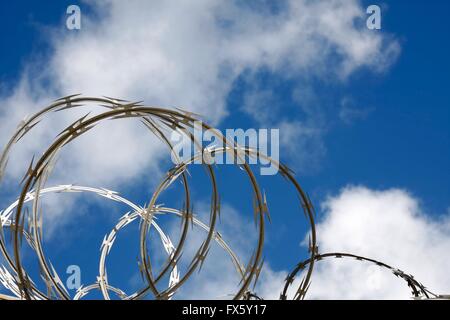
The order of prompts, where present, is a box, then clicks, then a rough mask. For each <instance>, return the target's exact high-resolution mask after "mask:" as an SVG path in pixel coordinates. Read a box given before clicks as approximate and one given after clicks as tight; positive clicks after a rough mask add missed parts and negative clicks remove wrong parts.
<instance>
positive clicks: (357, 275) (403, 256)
mask: <svg viewBox="0 0 450 320" xmlns="http://www.w3.org/2000/svg"><path fill="white" fill-rule="evenodd" d="M323 210H324V211H325V217H324V219H323V220H322V221H321V222H320V223H319V224H318V226H317V234H318V239H319V251H320V252H322V253H325V252H349V253H355V254H358V255H362V256H365V257H369V258H373V259H377V260H379V261H382V262H384V263H387V264H389V265H391V266H393V267H396V268H399V269H401V270H403V271H405V272H407V273H409V274H412V275H414V276H415V278H416V279H417V280H419V281H420V282H422V283H423V284H424V285H426V286H427V287H428V288H429V289H431V291H433V292H435V293H438V294H446V293H448V292H449V291H450V276H449V275H448V266H449V265H450V258H449V255H448V252H449V250H450V216H449V215H448V214H447V215H444V216H442V217H439V218H435V219H432V218H430V217H429V216H426V214H425V213H424V212H423V210H422V209H421V207H420V204H419V201H418V200H417V199H415V198H414V197H413V196H411V195H410V194H409V193H407V192H405V191H403V190H399V189H391V190H386V191H374V190H370V189H368V188H365V187H348V188H345V189H344V190H342V192H341V193H340V194H339V195H337V196H335V197H331V198H329V199H328V200H327V201H326V202H325V203H324V204H323ZM410 296H411V294H410V291H409V288H408V287H407V285H406V284H405V283H404V282H403V281H402V280H400V279H398V278H396V277H395V276H394V275H393V274H392V273H390V272H389V271H386V270H383V269H380V268H379V267H376V266H371V265H369V264H366V263H361V262H358V261H353V260H346V259H342V260H338V259H332V260H324V261H321V262H319V263H318V264H317V268H316V269H315V273H314V275H313V279H312V285H311V288H310V291H309V294H308V297H309V298H321V299H332V298H338V299H376V298H380V299H407V298H408V297H410Z"/></svg>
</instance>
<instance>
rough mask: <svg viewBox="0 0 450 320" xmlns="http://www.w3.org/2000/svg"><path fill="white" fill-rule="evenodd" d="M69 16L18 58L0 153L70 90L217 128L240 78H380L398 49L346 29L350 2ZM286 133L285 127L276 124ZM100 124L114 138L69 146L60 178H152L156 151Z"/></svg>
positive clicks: (114, 182) (24, 163) (138, 5)
mask: <svg viewBox="0 0 450 320" xmlns="http://www.w3.org/2000/svg"><path fill="white" fill-rule="evenodd" d="M88 5H89V6H91V7H92V9H93V11H94V12H95V13H96V14H95V15H94V16H92V17H89V16H88V15H87V14H84V13H85V11H84V10H83V7H85V6H88ZM81 9H82V14H83V17H82V19H83V20H82V21H83V22H82V29H81V30H80V31H78V32H73V31H68V30H64V31H61V32H59V33H58V32H56V31H53V32H50V33H48V36H49V42H50V43H51V49H52V50H51V51H50V52H51V53H50V55H49V56H47V57H46V58H45V59H42V58H39V57H37V58H36V59H34V60H30V64H29V66H27V68H26V69H25V70H24V71H23V74H22V76H21V81H20V82H19V84H18V85H17V86H16V87H15V88H12V90H11V92H12V94H11V95H6V96H3V97H2V98H1V99H0V102H1V105H2V109H1V110H0V112H1V119H0V120H1V121H2V127H1V128H0V134H1V141H0V142H1V143H2V144H3V143H5V142H6V139H7V137H9V136H10V134H11V132H12V129H13V128H14V126H15V124H16V123H17V122H18V121H19V120H20V119H22V118H23V117H24V116H25V115H27V114H29V113H32V112H35V111H37V110H38V109H40V108H42V106H44V105H46V104H48V103H49V102H50V100H52V99H54V98H56V97H58V96H63V95H67V94H72V93H79V92H82V93H83V94H86V95H108V96H114V97H119V98H124V99H130V100H145V101H146V103H148V104H151V105H161V106H183V107H184V108H186V109H190V110H192V111H196V112H199V113H201V114H203V115H205V116H206V117H207V118H208V119H209V120H210V121H212V122H213V123H218V122H219V121H220V120H221V119H223V118H224V117H225V116H226V115H227V114H228V113H229V112H233V110H228V109H227V106H226V98H227V95H228V94H229V92H230V89H231V88H232V86H233V83H234V81H235V80H236V79H237V78H238V77H239V76H240V75H242V74H243V72H244V71H247V70H249V71H252V72H256V71H258V70H260V69H262V68H264V69H267V70H270V72H273V73H276V74H278V75H280V76H282V77H290V78H292V77H302V78H310V77H322V78H327V79H329V78H330V77H331V78H332V77H335V78H336V79H345V78H346V77H347V76H348V75H349V74H351V73H352V72H353V71H354V70H357V69H358V68H361V67H368V68H370V69H372V70H375V71H378V70H385V69H386V68H387V67H388V66H389V65H390V64H391V63H392V62H393V61H394V60H395V57H396V55H397V54H398V52H399V50H400V49H399V45H398V43H397V42H396V41H395V40H392V39H390V38H389V37H388V36H386V35H385V34H383V33H380V32H376V33H374V32H371V31H369V30H367V29H366V28H364V27H358V26H357V24H356V23H355V22H356V21H357V20H358V19H363V18H364V17H365V15H364V9H363V8H362V6H361V5H360V3H359V2H358V1H356V0H354V1H348V0H326V1H321V2H316V1H314V2H312V1H306V0H303V1H288V2H286V3H285V5H281V8H280V10H279V11H277V12H271V11H270V10H262V11H258V10H254V8H250V7H249V6H248V5H246V4H242V3H241V4H237V2H234V1H226V2H217V1H213V0H203V1H195V2H192V1H126V2H124V1H107V0H103V1H101V0H99V1H96V2H91V1H90V2H89V4H88V3H87V2H86V4H85V5H82V6H81ZM362 25H363V24H362ZM8 87H11V85H9V86H8ZM76 114H78V113H76ZM60 117H61V118H57V117H56V118H55V119H54V120H52V121H50V122H48V123H47V124H46V127H45V128H43V129H41V131H37V130H34V131H33V132H32V138H31V139H29V140H28V141H27V142H25V141H24V144H26V143H28V145H27V146H21V147H19V148H18V150H17V154H16V156H15V157H16V158H15V159H16V160H15V161H10V163H9V169H10V170H11V171H8V174H9V175H10V177H13V178H16V179H17V178H21V177H22V176H23V173H24V171H25V170H26V168H27V167H28V163H29V159H30V158H31V154H32V153H33V152H37V153H38V152H40V151H41V150H43V148H44V147H45V146H46V145H48V143H49V142H50V141H51V140H52V138H53V137H54V136H55V134H56V133H57V132H56V128H58V127H61V126H62V124H64V123H66V124H68V123H69V122H72V121H73V120H74V119H73V115H71V116H70V117H69V116H67V117H66V116H64V115H62V116H60ZM58 119H59V120H58ZM69 119H70V120H69ZM295 124H297V122H296V121H295V119H293V122H292V123H291V124H290V125H289V126H288V127H289V128H293V126H292V125H295ZM108 126H109V127H110V128H112V127H114V130H115V131H109V132H107V131H106V130H104V129H95V130H97V132H96V133H95V135H94V134H90V135H89V136H88V137H89V138H86V139H84V141H77V142H76V144H74V146H73V147H71V149H70V150H71V152H70V156H66V157H63V158H62V159H61V162H60V163H59V168H63V169H64V171H65V172H62V171H61V178H66V177H67V176H71V177H74V176H75V177H76V178H77V180H78V181H79V182H81V181H86V182H93V183H96V184H103V185H104V186H107V187H110V188H114V187H116V186H118V185H120V186H121V187H123V184H124V183H127V182H131V181H133V179H134V178H136V177H138V176H140V175H141V174H142V173H143V172H145V173H147V174H150V173H151V172H155V171H157V170H155V169H156V168H157V167H158V166H157V165H155V164H154V163H153V164H152V161H153V160H158V159H160V158H161V156H158V155H159V154H160V151H161V150H162V149H161V148H160V147H157V148H156V147H154V144H153V143H152V141H150V143H149V140H148V138H147V137H148V135H147V134H143V133H142V132H143V131H142V130H141V129H139V128H138V127H137V126H136V125H134V124H130V123H126V124H124V122H122V121H118V122H115V123H114V126H112V125H109V124H108ZM304 127H305V125H304V124H303V125H302V128H304ZM294 129H295V128H294ZM305 130H306V131H305ZM305 130H297V129H295V130H294V131H293V133H292V132H291V131H292V130H290V131H289V130H286V132H287V133H286V134H287V135H289V137H290V136H291V135H292V134H294V135H295V134H297V135H300V138H302V139H305V140H307V139H309V137H310V136H311V137H313V138H312V139H314V137H316V135H314V134H313V135H311V134H310V133H311V132H312V131H314V130H315V129H314V128H309V126H308V127H307V128H306V129H305ZM311 130H312V131H311ZM111 132H113V133H112V134H111ZM305 133H306V134H305ZM282 134H283V133H282ZM298 140H299V139H298ZM155 155H157V156H156V158H155ZM68 173H69V174H68ZM64 182H65V183H70V182H72V181H64ZM119 191H120V190H119Z"/></svg>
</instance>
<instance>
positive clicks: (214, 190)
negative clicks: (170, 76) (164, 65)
mask: <svg viewBox="0 0 450 320" xmlns="http://www.w3.org/2000/svg"><path fill="white" fill-rule="evenodd" d="M85 106H89V107H92V106H97V107H101V108H104V109H106V110H105V111H104V112H102V113H99V114H97V115H93V116H89V115H86V116H84V117H82V118H80V119H78V120H77V121H75V122H74V123H73V124H71V125H70V126H68V127H67V128H66V129H65V130H64V131H62V132H61V133H60V134H59V135H58V136H57V138H56V139H55V140H54V141H53V143H52V144H51V145H50V146H49V147H48V148H47V150H46V151H45V152H44V153H43V154H42V156H41V157H40V158H39V159H36V160H35V159H33V161H32V162H31V164H30V166H29V169H28V171H27V173H26V175H25V177H24V179H23V182H22V183H23V188H22V191H21V193H20V195H19V197H18V200H17V201H16V202H14V203H12V204H11V205H10V206H9V207H7V208H6V209H5V210H4V211H1V212H0V223H1V225H0V250H1V252H2V255H3V257H4V265H3V266H2V267H1V268H0V282H1V284H2V285H3V286H4V288H6V289H7V290H8V291H9V293H10V294H0V299H33V300H47V299H64V300H66V299H81V298H83V297H85V296H86V295H88V294H89V293H90V292H91V291H93V290H99V291H100V292H101V294H102V296H103V297H104V298H105V299H110V298H111V297H110V294H111V293H113V294H114V295H116V296H117V297H119V298H120V299H124V300H135V299H143V298H146V297H148V296H149V295H150V296H152V297H153V298H154V299H171V298H172V297H173V296H174V295H175V294H176V293H177V291H178V290H179V289H180V287H181V286H182V285H183V284H185V283H186V282H187V280H188V279H189V278H190V277H191V275H192V274H193V272H194V271H195V270H198V269H200V268H201V266H202V264H203V263H204V261H205V259H207V256H208V253H209V250H210V247H211V244H212V243H213V242H216V243H217V244H218V245H219V246H220V247H221V248H222V249H223V250H225V252H226V253H227V254H228V255H229V256H230V258H231V261H232V263H233V265H234V268H235V270H236V272H237V274H238V275H239V277H240V279H241V281H240V284H239V288H238V289H237V291H236V292H235V293H234V295H233V298H234V299H261V298H263V297H259V296H258V295H257V293H255V292H252V288H253V287H254V284H256V282H257V281H258V278H259V275H260V273H261V269H262V268H263V261H264V259H263V246H264V236H265V219H266V217H268V215H269V213H268V208H267V203H266V197H265V195H264V194H263V193H262V192H261V189H260V187H259V185H258V182H257V179H256V176H255V174H254V173H253V171H252V170H251V168H250V166H249V164H248V162H247V160H246V159H248V158H249V157H263V158H264V159H266V160H267V161H270V163H272V164H273V165H276V166H277V168H278V169H279V172H280V174H281V175H283V176H284V177H285V178H286V180H287V181H288V182H289V183H290V184H291V185H292V186H293V188H294V190H295V191H296V193H297V194H298V198H299V202H300V206H301V208H302V209H303V211H304V213H305V217H306V220H307V222H308V224H309V238H310V243H309V259H308V260H306V261H303V262H301V263H299V264H298V265H297V266H296V267H295V268H294V270H293V271H292V272H291V273H289V275H288V277H287V278H286V282H285V285H284V288H283V291H282V292H281V296H280V299H287V298H288V291H290V290H289V289H291V288H292V286H293V285H294V279H295V277H297V276H299V274H300V273H301V272H303V274H304V275H303V278H302V280H301V281H300V282H299V284H298V285H297V287H296V288H294V289H293V292H294V293H293V297H292V298H293V299H296V300H300V299H304V298H305V295H306V292H307V290H308V288H309V285H310V282H311V277H312V273H313V269H314V265H315V263H316V262H318V261H320V260H322V259H325V258H329V257H335V258H344V257H352V258H355V259H357V260H359V261H368V262H371V263H375V264H377V265H379V266H381V267H384V268H387V269H389V270H390V271H392V272H393V273H394V275H396V276H397V277H400V279H403V280H404V281H405V282H406V283H407V285H408V286H409V287H410V288H411V290H412V294H413V296H414V297H416V298H442V296H438V295H436V294H434V293H432V292H431V291H429V290H428V289H427V288H425V287H424V286H423V285H422V284H421V283H419V282H418V281H416V280H415V279H414V278H413V277H412V276H411V275H407V274H406V273H404V272H402V271H400V270H398V269H395V268H392V267H390V266H388V265H386V264H384V263H381V262H378V261H375V260H372V259H368V258H364V257H360V256H356V255H352V254H347V253H327V254H319V251H318V247H317V237H316V229H315V223H314V208H313V205H312V203H311V201H310V199H309V197H308V196H307V194H306V193H305V192H304V191H303V189H302V188H301V187H300V185H299V183H298V182H297V180H296V179H295V178H294V175H293V173H292V172H291V171H290V170H289V168H288V167H287V166H285V165H284V164H282V163H279V162H278V161H275V160H274V159H271V158H270V157H268V156H267V155H265V154H262V153H261V152H260V151H259V150H255V149H250V148H247V147H244V146H240V145H238V144H237V143H236V142H235V141H230V140H228V139H227V138H226V137H225V136H223V135H222V134H221V133H220V132H219V131H218V130H215V129H214V128H212V127H210V126H209V125H207V124H205V123H203V122H200V123H201V125H202V129H204V130H212V131H213V132H214V133H215V135H216V138H217V139H218V141H221V142H222V144H221V146H220V147H216V148H210V147H208V148H205V147H204V146H203V145H202V142H201V141H198V140H197V138H196V137H195V135H194V134H193V133H192V130H193V128H194V123H195V122H196V121H197V120H198V119H197V116H196V115H195V114H192V113H189V112H185V111H183V110H179V109H176V110H172V109H164V108H159V107H149V106H144V105H142V104H141V103H140V102H136V103H132V102H128V101H123V100H119V99H113V98H107V97H101V98H98V97H83V96H80V95H72V96H67V97H64V98H61V99H58V100H56V101H55V102H54V103H53V104H51V105H49V106H48V107H46V108H44V109H43V110H41V111H39V112H38V113H36V114H35V115H33V116H31V117H29V118H28V119H27V120H24V121H22V123H20V124H19V126H18V128H17V130H16V132H14V134H13V136H12V137H11V139H10V140H9V142H8V143H7V144H6V146H5V148H4V151H3V153H2V154H1V157H0V180H1V179H2V178H3V177H4V174H5V171H6V168H7V163H8V158H9V156H10V153H11V151H12V149H13V147H14V146H15V145H16V144H17V143H18V142H20V140H21V139H22V138H23V136H25V135H26V134H29V132H30V131H31V130H32V129H33V127H34V126H36V125H37V124H38V123H39V122H40V121H41V120H42V119H43V118H44V117H45V116H46V115H48V114H50V113H52V112H60V111H63V110H68V109H75V108H76V109H81V108H83V107H85ZM123 118H134V119H139V120H140V121H141V122H142V123H143V124H144V125H145V126H146V127H147V128H148V129H149V130H150V132H151V133H152V134H153V135H155V136H156V137H157V138H159V139H160V140H161V141H162V142H163V143H164V144H165V145H166V146H167V147H168V151H169V152H172V154H173V145H172V143H171V141H170V139H169V135H170V134H171V133H172V132H173V131H176V132H178V133H179V134H181V135H183V136H184V137H186V138H187V139H189V140H190V141H192V142H193V143H194V145H196V146H197V149H198V152H196V153H195V154H194V155H193V156H192V157H190V158H188V159H183V160H182V159H179V158H178V157H177V156H176V154H175V155H174V156H175V157H176V159H177V161H176V165H174V167H173V168H172V169H170V170H169V171H168V172H167V174H166V175H165V176H164V178H163V179H162V181H160V183H159V184H158V185H157V187H156V188H155V192H154V193H153V194H152V196H151V198H150V199H149V201H148V204H147V205H146V206H144V207H141V206H139V205H136V204H134V203H133V202H131V201H129V200H127V199H125V198H123V197H122V196H120V195H119V194H118V193H117V192H115V191H111V190H108V189H105V188H97V187H87V186H80V185H72V184H68V185H58V186H53V187H46V182H47V180H48V178H49V177H50V175H51V172H52V169H53V167H54V165H55V162H56V159H57V157H58V154H59V153H60V152H61V150H62V149H63V148H64V147H65V146H66V145H68V144H70V143H71V142H72V141H73V140H74V139H77V138H79V137H80V136H82V135H83V134H85V133H86V132H88V131H89V130H90V129H92V128H94V127H95V126H96V125H98V124H99V123H101V122H103V121H106V120H117V119H123ZM221 153H222V154H232V155H233V157H235V158H238V159H239V160H240V161H239V162H237V163H239V166H240V167H241V169H242V171H243V172H244V174H245V175H246V177H247V178H248V180H249V182H250V185H251V187H252V195H251V196H252V197H253V199H254V207H255V218H256V223H257V230H258V237H257V244H256V248H255V250H254V254H253V255H252V256H251V258H250V259H249V261H247V263H246V264H245V263H243V262H242V261H241V260H240V259H239V257H238V256H237V255H236V254H235V252H234V251H233V250H232V249H231V247H230V246H229V245H228V244H227V242H226V241H225V239H223V238H222V235H221V234H220V233H219V232H217V231H216V223H217V221H218V218H219V215H220V201H219V191H218V186H217V181H216V175H215V170H217V168H216V167H214V166H213V165H210V164H208V162H207V161H206V162H202V165H203V166H204V167H205V169H206V172H207V174H208V178H209V181H210V188H211V194H212V197H211V203H210V211H209V223H205V222H203V221H201V220H199V219H198V218H197V217H196V216H195V215H194V212H193V210H192V199H191V189H190V186H189V181H188V179H187V169H188V167H189V166H190V165H191V164H193V163H194V162H195V161H196V160H199V159H204V158H206V157H208V156H209V155H212V154H221ZM174 181H181V182H182V186H183V189H184V194H183V195H182V196H183V198H184V206H183V208H182V209H174V208H169V207H164V206H161V205H160V204H159V201H158V199H159V198H160V195H161V194H162V193H163V192H164V191H165V190H167V189H168V188H169V186H170V185H172V184H173V182H174ZM72 192H77V193H92V194H95V195H97V196H101V197H104V198H107V199H109V200H112V201H116V202H119V203H122V204H123V205H125V206H127V207H128V208H129V211H128V212H127V213H125V214H124V215H123V216H122V217H121V218H120V219H119V220H118V222H117V223H116V225H115V226H114V227H113V228H112V230H111V231H110V233H108V234H107V235H106V236H105V238H104V240H103V243H102V244H101V248H100V259H99V268H98V277H97V281H96V282H95V283H93V284H91V285H87V286H84V287H81V288H79V289H78V291H77V293H76V294H75V296H74V297H71V296H70V294H69V293H68V291H67V289H66V288H65V285H64V283H63V282H62V281H61V278H60V276H59V275H58V273H57V272H56V270H55V268H54V267H53V266H52V264H51V263H50V261H49V260H48V259H47V258H46V255H45V251H44V247H43V244H42V242H43V239H42V235H43V223H42V221H43V213H42V210H41V204H40V199H41V198H42V197H44V196H46V195H48V194H52V193H72ZM27 203H31V204H32V210H31V213H29V212H28V211H26V210H25V207H26V204H27ZM158 215H171V216H174V217H176V218H178V219H181V222H182V229H181V233H180V237H179V239H178V241H177V242H176V243H173V242H172V241H171V239H170V238H169V236H168V235H167V234H166V233H165V232H164V230H163V229H162V228H161V227H160V226H159V225H158V223H157V220H156V217H157V216H158ZM134 221H139V222H140V227H139V239H140V248H139V251H140V262H139V265H140V270H141V272H142V274H143V275H144V278H145V281H146V285H145V286H144V287H142V288H141V289H140V290H138V291H136V292H134V293H132V294H126V293H125V292H124V291H122V290H121V289H120V288H118V287H116V286H115V284H110V282H109V280H108V276H107V268H106V265H107V263H106V261H107V259H108V256H109V253H110V252H111V248H112V246H113V244H114V242H115V240H116V237H117V234H118V233H119V232H120V231H121V230H123V229H124V228H126V227H127V226H128V225H129V224H131V223H133V222H134ZM191 225H195V226H197V227H199V228H200V229H202V230H203V231H204V234H205V236H204V240H203V241H202V242H201V244H200V246H199V247H198V248H197V249H196V252H197V253H196V254H195V256H194V257H193V258H192V260H191V262H190V263H189V265H188V267H187V270H186V271H184V272H183V273H181V272H180V270H179V268H178V263H179V261H180V259H181V255H182V252H183V251H182V250H183V247H184V246H185V245H186V239H187V234H188V231H189V230H190V226H191ZM152 228H154V229H155V231H156V232H157V234H158V236H159V239H160V241H161V244H162V246H163V248H164V251H165V253H166V255H167V258H166V261H165V262H164V263H163V265H162V267H161V268H160V270H159V271H158V272H157V273H154V272H153V269H154V268H152V262H151V259H150V255H149V253H148V248H147V239H148V235H149V232H150V231H151V230H152ZM6 230H8V232H10V233H11V235H12V241H11V244H12V249H9V248H8V243H7V241H6V238H5V236H4V235H5V232H6ZM23 238H24V239H25V241H26V244H27V245H28V246H29V247H30V248H31V249H32V250H34V252H36V255H37V258H38V262H39V266H40V268H41V277H42V279H43V280H44V281H45V283H46V287H47V288H46V289H47V290H46V292H44V291H43V290H41V289H39V288H38V286H37V285H36V284H35V282H34V281H33V280H32V279H31V277H30V275H29V273H28V272H27V270H26V269H25V268H24V266H23V263H22V258H21V246H22V242H23ZM11 251H12V252H11ZM167 275H168V277H166V276H167ZM166 278H168V279H169V281H168V282H169V283H168V285H167V287H166V288H165V289H163V290H160V289H159V288H160V287H161V286H157V284H158V283H159V282H161V280H163V279H166Z"/></svg>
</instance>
